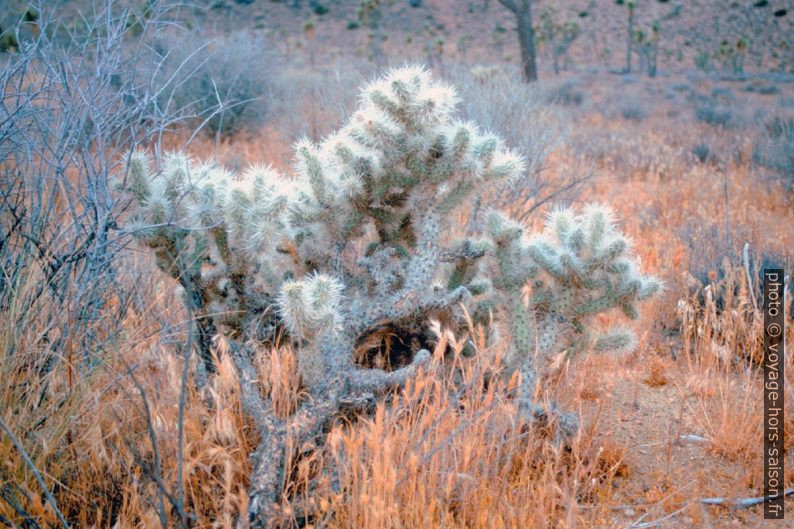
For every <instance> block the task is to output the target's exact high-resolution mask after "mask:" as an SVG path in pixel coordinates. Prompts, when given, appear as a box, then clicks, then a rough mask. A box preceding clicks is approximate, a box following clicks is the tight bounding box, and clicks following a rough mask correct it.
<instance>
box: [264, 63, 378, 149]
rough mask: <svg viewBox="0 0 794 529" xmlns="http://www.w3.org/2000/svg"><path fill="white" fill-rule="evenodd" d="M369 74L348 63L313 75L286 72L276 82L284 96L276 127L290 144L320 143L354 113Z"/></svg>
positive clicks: (294, 71)
mask: <svg viewBox="0 0 794 529" xmlns="http://www.w3.org/2000/svg"><path fill="white" fill-rule="evenodd" d="M365 75H366V70H362V69H361V67H360V66H358V65H356V64H352V63H349V62H344V61H343V62H337V63H333V64H330V65H328V66H326V67H325V68H321V67H318V68H314V69H312V71H310V72H307V71H306V70H305V69H301V70H292V69H287V70H284V71H282V72H281V73H280V74H279V76H278V80H277V81H276V82H277V88H276V90H277V91H278V93H280V94H281V97H280V99H279V105H278V109H277V112H275V113H274V115H273V120H274V122H275V126H276V128H277V129H278V130H279V131H280V132H281V134H283V135H284V136H285V137H286V138H287V139H289V140H290V141H296V140H298V139H299V138H302V137H308V138H310V139H312V140H314V141H318V140H319V139H320V138H322V137H323V136H325V135H327V134H329V133H330V132H331V131H332V130H333V128H334V126H335V125H334V124H336V123H341V122H342V121H344V119H345V118H346V117H347V116H349V115H350V114H351V113H352V111H353V109H354V108H355V105H356V102H357V98H358V87H359V86H361V84H362V82H363V81H364V79H365ZM287 162H289V160H287Z"/></svg>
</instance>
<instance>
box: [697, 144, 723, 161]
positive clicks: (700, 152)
mask: <svg viewBox="0 0 794 529" xmlns="http://www.w3.org/2000/svg"><path fill="white" fill-rule="evenodd" d="M692 156H694V157H695V159H696V160H697V161H698V162H700V163H711V162H715V161H717V155H716V154H715V153H714V151H713V150H712V149H711V147H710V146H709V145H708V144H707V143H698V144H697V145H695V146H694V147H692Z"/></svg>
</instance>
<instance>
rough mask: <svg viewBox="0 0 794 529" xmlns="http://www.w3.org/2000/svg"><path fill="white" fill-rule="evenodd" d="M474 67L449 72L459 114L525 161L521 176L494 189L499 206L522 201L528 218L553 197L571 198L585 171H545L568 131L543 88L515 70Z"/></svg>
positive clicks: (523, 212) (522, 210)
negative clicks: (562, 174) (557, 174)
mask: <svg viewBox="0 0 794 529" xmlns="http://www.w3.org/2000/svg"><path fill="white" fill-rule="evenodd" d="M478 72H479V70H475V71H472V70H471V69H468V68H463V67H459V68H454V69H453V71H452V72H450V76H449V77H450V80H451V81H452V83H453V84H454V85H455V86H456V87H457V88H458V91H459V96H460V98H461V101H462V102H461V117H462V118H464V119H470V120H472V121H475V122H477V123H480V124H481V125H482V126H483V127H484V128H485V129H487V130H490V131H493V132H496V133H498V134H499V135H500V136H502V137H503V138H504V139H505V141H506V142H507V143H508V144H509V145H512V146H515V148H517V149H518V150H519V151H520V152H522V153H523V154H524V155H525V157H526V161H527V167H526V172H525V175H524V177H523V178H522V179H521V180H520V181H517V182H513V183H508V184H505V185H502V186H500V188H499V189H497V190H495V191H494V198H495V200H496V201H497V202H499V204H500V205H509V204H513V205H516V204H521V205H522V208H521V212H522V213H521V214H522V215H523V216H524V217H528V216H529V215H531V214H532V212H533V211H535V210H536V209H537V208H538V207H540V206H541V205H542V204H544V203H545V202H546V201H548V200H549V199H551V198H554V199H555V200H564V199H566V198H570V196H571V194H572V193H573V192H574V191H575V190H576V189H577V187H578V185H579V184H580V183H581V182H582V181H583V180H584V179H585V175H586V171H582V172H581V173H577V174H572V175H569V176H568V177H566V178H564V179H561V180H560V179H556V178H552V177H551V175H550V174H548V173H547V172H546V171H544V170H545V169H546V165H547V160H548V157H549V155H550V154H551V153H552V151H553V150H554V149H555V148H557V147H559V146H560V145H561V144H562V141H563V137H564V135H565V133H566V131H565V130H564V129H563V127H562V126H561V122H562V120H561V119H560V116H559V115H558V111H557V109H555V108H553V107H552V106H551V105H550V104H549V103H548V99H547V97H546V95H545V94H544V92H543V91H542V89H540V88H538V87H537V85H528V84H526V83H523V82H522V81H521V79H520V78H519V77H518V75H517V74H511V73H509V72H505V71H494V72H492V73H491V75H488V76H485V77H483V76H482V75H477V73H478ZM566 195H567V196H566Z"/></svg>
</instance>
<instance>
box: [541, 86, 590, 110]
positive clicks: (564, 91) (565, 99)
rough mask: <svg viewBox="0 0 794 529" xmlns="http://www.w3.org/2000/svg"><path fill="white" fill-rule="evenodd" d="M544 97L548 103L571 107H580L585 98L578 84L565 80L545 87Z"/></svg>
mask: <svg viewBox="0 0 794 529" xmlns="http://www.w3.org/2000/svg"><path fill="white" fill-rule="evenodd" d="M545 97H546V102H548V103H554V104H558V105H563V106H571V107H578V106H581V105H582V103H584V101H585V98H586V97H585V93H584V91H583V90H581V89H580V88H579V83H577V82H576V81H574V80H567V81H565V82H563V83H558V84H553V85H551V86H549V87H547V88H546V90H545Z"/></svg>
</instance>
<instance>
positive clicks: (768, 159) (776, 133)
mask: <svg viewBox="0 0 794 529" xmlns="http://www.w3.org/2000/svg"><path fill="white" fill-rule="evenodd" d="M758 135H759V138H758V140H757V141H756V143H755V145H754V146H753V163H754V164H756V165H758V166H761V167H764V168H766V169H768V170H770V171H773V172H774V173H776V174H778V175H780V176H781V177H783V178H785V179H786V183H787V184H790V185H794V117H792V116H790V115H789V116H784V115H780V114H776V115H774V116H772V117H771V118H768V119H767V120H765V121H764V122H763V123H762V124H761V127H760V130H759V132H758Z"/></svg>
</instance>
